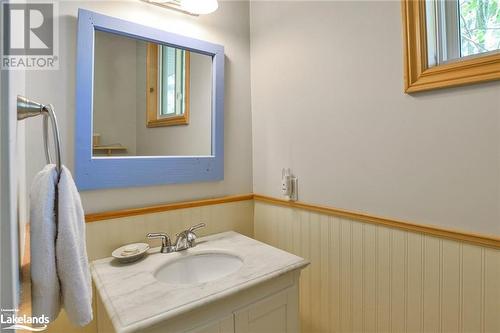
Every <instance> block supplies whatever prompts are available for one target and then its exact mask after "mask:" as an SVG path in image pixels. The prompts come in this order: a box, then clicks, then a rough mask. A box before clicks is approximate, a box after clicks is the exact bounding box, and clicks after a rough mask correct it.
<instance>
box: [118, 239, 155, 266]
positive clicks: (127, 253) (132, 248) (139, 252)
mask: <svg viewBox="0 0 500 333" xmlns="http://www.w3.org/2000/svg"><path fill="white" fill-rule="evenodd" d="M148 250H149V244H146V243H132V244H127V245H124V246H121V247H119V248H117V249H116V250H114V251H113V253H112V256H113V258H115V259H117V260H118V261H119V262H122V263H130V262H134V261H137V260H139V259H141V258H142V257H144V255H145V254H146V252H147V251H148Z"/></svg>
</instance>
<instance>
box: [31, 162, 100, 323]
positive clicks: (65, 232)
mask: <svg viewBox="0 0 500 333" xmlns="http://www.w3.org/2000/svg"><path fill="white" fill-rule="evenodd" d="M56 182H57V172H56V170H55V166H54V165H47V166H46V167H45V168H44V169H43V170H42V171H41V172H40V173H39V174H38V175H37V176H36V177H35V179H34V181H33V185H32V188H31V228H30V231H31V281H32V286H31V289H32V311H33V315H41V314H44V315H46V316H48V317H49V319H50V321H53V320H54V319H55V318H56V317H57V315H58V313H59V310H60V307H61V305H62V306H63V307H64V309H65V310H66V312H67V314H68V317H69V319H70V320H71V321H72V322H73V323H74V324H76V325H78V326H84V325H86V324H88V323H89V322H90V321H91V320H92V282H91V278H90V271H89V265H88V259H87V251H86V245H85V218H84V213H83V208H82V204H81V201H80V196H79V194H78V191H77V189H76V186H75V183H74V182H73V179H72V177H71V173H70V172H69V170H68V169H67V168H66V167H63V168H62V171H61V175H60V179H59V184H56ZM56 189H57V190H56ZM56 193H57V201H58V203H57V206H58V213H57V217H56V216H55V214H54V204H55V201H56V200H55V198H56Z"/></svg>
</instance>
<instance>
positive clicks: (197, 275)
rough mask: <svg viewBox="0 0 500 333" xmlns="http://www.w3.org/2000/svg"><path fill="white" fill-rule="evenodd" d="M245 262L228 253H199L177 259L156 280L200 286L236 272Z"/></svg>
mask: <svg viewBox="0 0 500 333" xmlns="http://www.w3.org/2000/svg"><path fill="white" fill-rule="evenodd" d="M242 265H243V261H242V260H241V259H240V258H239V257H237V256H234V255H231V254H226V253H199V254H192V255H189V256H187V257H183V258H180V259H177V260H175V261H172V262H169V263H168V264H166V265H164V266H162V267H161V268H160V269H158V271H156V273H155V277H156V279H158V280H159V281H161V282H165V283H170V284H199V283H204V282H208V281H213V280H217V279H220V278H223V277H224V276H227V275H229V274H231V273H234V272H236V271H237V270H238V269H240V267H241V266H242Z"/></svg>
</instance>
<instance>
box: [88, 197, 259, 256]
mask: <svg viewBox="0 0 500 333" xmlns="http://www.w3.org/2000/svg"><path fill="white" fill-rule="evenodd" d="M240 198H241V199H242V200H236V201H233V199H234V198H233V197H229V198H228V199H224V198H220V199H218V201H215V200H214V203H213V204H206V201H207V200H202V201H193V202H186V203H182V205H181V204H176V203H174V204H167V205H165V206H163V207H164V209H163V211H161V208H160V209H158V208H155V207H152V208H144V209H141V212H140V213H138V214H136V213H129V214H124V216H122V217H118V218H113V219H101V220H98V221H96V220H95V218H94V217H93V216H94V215H91V218H90V219H88V220H92V221H94V222H92V223H87V224H86V228H87V253H88V256H89V259H90V260H95V259H100V258H105V257H109V256H111V252H112V251H113V250H114V249H116V248H118V247H120V246H122V245H123V244H127V243H133V242H146V241H147V242H148V243H149V244H150V245H151V246H152V247H154V246H160V244H161V242H160V240H146V234H147V233H149V232H166V233H167V234H169V235H170V236H171V237H173V238H174V239H173V240H175V234H176V233H178V232H180V231H182V230H185V229H188V228H189V227H190V226H192V225H194V224H197V223H200V222H204V223H206V225H207V226H206V227H205V228H203V229H200V230H198V231H197V232H196V233H197V234H198V235H199V236H205V235H210V234H216V233H219V232H223V231H228V230H234V231H236V232H239V233H241V234H243V235H246V236H249V237H253V200H252V196H251V195H249V196H240ZM183 207H187V208H183ZM172 208H174V209H172ZM148 210H151V211H155V210H156V212H153V213H148ZM159 210H160V211H159ZM107 214H109V215H110V216H113V215H114V214H113V213H103V214H99V215H102V216H103V217H104V218H105V216H106V215H107Z"/></svg>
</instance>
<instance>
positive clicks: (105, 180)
mask: <svg viewBox="0 0 500 333" xmlns="http://www.w3.org/2000/svg"><path fill="white" fill-rule="evenodd" d="M96 30H99V31H104V32H110V33H115V34H118V35H121V36H126V37H133V38H134V37H135V38H139V39H142V40H145V41H149V42H155V43H162V44H166V45H170V46H176V47H179V48H182V49H185V50H188V51H194V52H198V53H202V54H204V55H208V56H211V57H212V59H213V60H212V73H213V75H212V87H213V89H212V123H211V128H212V134H211V146H212V153H211V155H208V156H134V157H109V158H107V157H106V158H99V157H97V158H93V153H92V127H93V124H92V117H93V89H94V88H93V77H94V73H93V70H94V39H95V31H96ZM77 31H78V36H77V66H76V117H75V120H76V124H75V180H76V184H77V187H78V189H79V190H92V189H102V188H121V187H133V186H152V185H160V184H181V183H193V182H206V181H220V180H223V179H224V47H223V46H222V45H218V44H213V43H209V42H206V41H202V40H198V39H194V38H190V37H185V36H181V35H178V34H174V33H171V32H167V31H163V30H159V29H156V28H153V27H148V26H143V25H140V24H138V23H133V22H129V21H125V20H122V19H118V18H114V17H110V16H106V15H103V14H99V13H95V12H92V11H89V10H85V9H81V8H80V9H79V10H78V23H77Z"/></svg>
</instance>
